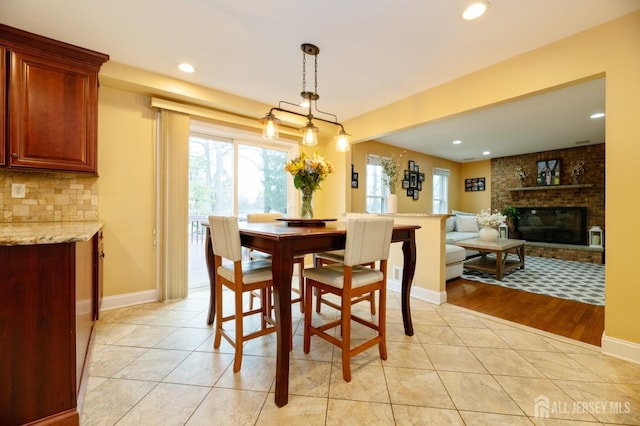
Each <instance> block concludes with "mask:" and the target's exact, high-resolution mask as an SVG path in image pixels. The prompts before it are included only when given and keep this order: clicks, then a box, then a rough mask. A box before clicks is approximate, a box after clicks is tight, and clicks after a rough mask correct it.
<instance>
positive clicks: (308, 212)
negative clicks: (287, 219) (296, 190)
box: [300, 188, 313, 219]
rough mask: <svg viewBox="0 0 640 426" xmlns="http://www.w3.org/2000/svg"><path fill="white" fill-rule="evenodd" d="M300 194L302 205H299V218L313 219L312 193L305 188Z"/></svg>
mask: <svg viewBox="0 0 640 426" xmlns="http://www.w3.org/2000/svg"><path fill="white" fill-rule="evenodd" d="M300 192H302V204H301V205H300V217H301V218H303V219H313V205H312V204H311V203H312V202H313V191H312V190H310V189H307V188H303V189H302V190H301V191H300Z"/></svg>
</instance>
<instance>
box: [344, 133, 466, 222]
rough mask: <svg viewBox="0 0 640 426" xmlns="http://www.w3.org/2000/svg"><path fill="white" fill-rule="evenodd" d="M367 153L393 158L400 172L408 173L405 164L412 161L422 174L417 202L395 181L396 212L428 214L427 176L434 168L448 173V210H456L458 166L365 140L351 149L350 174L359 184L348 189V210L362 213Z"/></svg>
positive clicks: (430, 180) (430, 178)
mask: <svg viewBox="0 0 640 426" xmlns="http://www.w3.org/2000/svg"><path fill="white" fill-rule="evenodd" d="M369 154H373V155H380V156H383V157H390V158H391V157H393V158H394V159H395V160H396V161H397V162H398V164H400V170H402V171H404V170H408V161H409V160H413V161H415V163H416V165H418V166H419V167H420V172H422V173H424V174H425V180H424V182H423V183H422V191H420V197H419V198H418V199H417V200H414V199H413V198H410V197H407V193H406V190H405V189H402V187H401V184H400V182H398V188H397V190H396V194H397V195H398V213H431V209H432V204H433V203H432V200H431V188H432V186H433V178H432V174H431V173H432V170H433V169H434V168H441V169H447V170H450V171H451V176H450V185H449V207H450V208H453V209H457V208H458V205H459V202H460V201H459V200H460V191H459V189H458V183H459V182H460V164H459V163H456V162H454V161H449V160H445V159H443V158H438V157H433V156H431V155H426V154H422V153H418V152H415V151H408V150H405V149H402V148H397V147H395V146H391V145H387V144H384V143H381V142H376V141H369V142H361V143H357V144H354V145H353V146H352V147H351V164H353V166H354V171H355V172H357V173H358V174H359V176H358V177H359V180H360V182H359V185H358V188H357V189H350V191H351V203H350V206H351V208H350V210H349V211H351V212H364V211H365V205H366V170H367V169H366V164H367V155H369ZM350 167H351V165H349V172H351V169H350ZM347 205H349V204H347Z"/></svg>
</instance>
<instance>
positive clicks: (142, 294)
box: [102, 290, 158, 311]
mask: <svg viewBox="0 0 640 426" xmlns="http://www.w3.org/2000/svg"><path fill="white" fill-rule="evenodd" d="M157 301H158V292H157V291H156V290H145V291H137V292H135V293H126V294H118V295H117V296H106V297H104V298H103V299H102V310H103V311H108V310H110V309H117V308H124V307H126V306H133V305H140V304H142V303H150V302H157Z"/></svg>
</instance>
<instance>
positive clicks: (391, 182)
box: [382, 158, 400, 194]
mask: <svg viewBox="0 0 640 426" xmlns="http://www.w3.org/2000/svg"><path fill="white" fill-rule="evenodd" d="M382 171H383V172H384V183H385V184H386V185H387V186H388V187H389V192H390V193H391V194H395V193H396V187H397V186H398V178H399V172H400V165H399V164H398V163H397V162H396V160H394V159H393V158H389V159H383V160H382Z"/></svg>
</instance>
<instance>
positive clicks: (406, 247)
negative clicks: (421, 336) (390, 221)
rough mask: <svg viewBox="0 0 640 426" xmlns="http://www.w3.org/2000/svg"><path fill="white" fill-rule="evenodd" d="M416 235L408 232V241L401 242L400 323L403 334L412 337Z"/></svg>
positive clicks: (413, 232)
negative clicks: (402, 326) (402, 259)
mask: <svg viewBox="0 0 640 426" xmlns="http://www.w3.org/2000/svg"><path fill="white" fill-rule="evenodd" d="M415 236H416V234H415V231H413V230H412V231H410V237H409V239H408V240H404V241H403V242H402V253H403V254H404V266H403V268H402V293H401V299H402V321H403V322H404V334H406V335H407V336H413V323H412V321H411V306H410V301H411V282H413V275H414V274H415V272H416V238H415Z"/></svg>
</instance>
